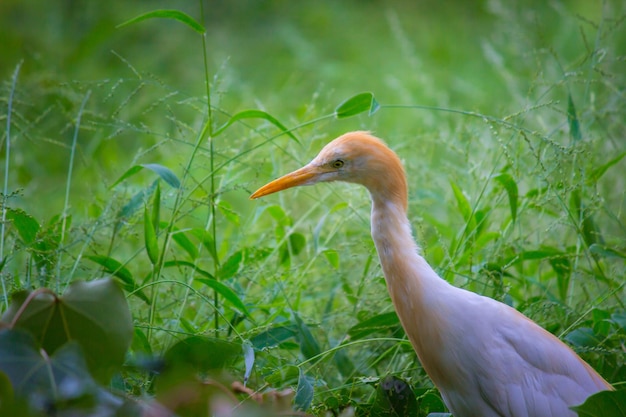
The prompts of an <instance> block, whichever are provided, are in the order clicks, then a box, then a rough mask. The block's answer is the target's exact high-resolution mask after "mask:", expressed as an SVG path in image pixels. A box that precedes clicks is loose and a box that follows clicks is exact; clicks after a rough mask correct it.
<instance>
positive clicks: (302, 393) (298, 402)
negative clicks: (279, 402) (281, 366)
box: [294, 369, 313, 411]
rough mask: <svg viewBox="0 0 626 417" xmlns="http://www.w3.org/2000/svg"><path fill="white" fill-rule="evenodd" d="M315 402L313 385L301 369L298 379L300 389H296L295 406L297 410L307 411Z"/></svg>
mask: <svg viewBox="0 0 626 417" xmlns="http://www.w3.org/2000/svg"><path fill="white" fill-rule="evenodd" d="M312 401H313V384H312V383H311V381H310V380H309V377H308V376H306V374H305V373H304V371H302V369H300V376H299V378H298V388H296V397H295V398H294V406H295V408H296V409H297V410H301V411H306V410H308V409H309V407H310V406H311V402H312Z"/></svg>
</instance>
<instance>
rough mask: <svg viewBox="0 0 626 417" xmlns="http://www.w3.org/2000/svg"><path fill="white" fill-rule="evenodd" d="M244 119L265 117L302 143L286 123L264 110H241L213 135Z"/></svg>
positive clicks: (264, 118)
mask: <svg viewBox="0 0 626 417" xmlns="http://www.w3.org/2000/svg"><path fill="white" fill-rule="evenodd" d="M244 119H263V120H267V121H268V122H270V123H271V124H273V125H274V126H276V127H277V128H279V129H280V130H282V131H283V133H284V134H286V135H287V136H289V137H290V138H291V139H293V140H295V141H296V142H298V143H300V142H299V141H298V138H296V137H295V135H294V134H293V133H291V131H290V130H289V129H287V128H286V127H285V125H283V124H282V123H281V122H279V121H278V119H276V118H275V117H274V116H272V115H271V114H269V113H267V112H264V111H263V110H244V111H241V112H239V113H237V114H235V115H234V116H232V117H231V118H230V119H229V120H228V121H227V122H226V124H224V125H223V126H222V127H220V128H219V129H217V131H216V132H215V133H214V134H213V135H214V136H218V135H219V134H220V133H222V132H223V131H224V130H226V129H227V128H228V127H229V126H231V125H232V124H233V123H235V122H237V121H239V120H244Z"/></svg>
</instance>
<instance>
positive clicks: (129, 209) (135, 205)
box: [115, 181, 158, 230]
mask: <svg viewBox="0 0 626 417" xmlns="http://www.w3.org/2000/svg"><path fill="white" fill-rule="evenodd" d="M157 184H158V181H154V182H153V183H152V184H151V185H150V186H149V187H146V188H144V189H142V190H140V191H139V192H137V193H136V194H135V195H134V196H132V197H131V199H130V201H129V202H128V203H126V204H125V205H124V207H122V208H121V209H120V211H118V212H117V214H116V216H115V220H116V221H117V222H116V224H115V229H116V230H118V229H120V228H121V227H122V225H123V224H124V222H126V221H127V220H128V219H129V218H130V217H132V216H133V214H135V212H136V211H137V210H139V208H140V207H142V206H145V204H146V201H147V200H148V196H150V195H151V194H152V193H153V192H154V190H155V189H156V186H157Z"/></svg>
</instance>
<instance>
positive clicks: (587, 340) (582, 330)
mask: <svg viewBox="0 0 626 417" xmlns="http://www.w3.org/2000/svg"><path fill="white" fill-rule="evenodd" d="M563 339H565V340H567V341H568V342H569V343H571V344H572V345H574V346H577V347H584V348H590V347H591V348H593V347H598V346H600V345H601V344H602V340H601V339H600V338H599V337H598V336H597V335H596V334H595V333H594V331H593V329H592V328H590V327H579V328H577V329H574V330H572V331H571V332H569V333H568V334H567V335H565V337H564V338H563Z"/></svg>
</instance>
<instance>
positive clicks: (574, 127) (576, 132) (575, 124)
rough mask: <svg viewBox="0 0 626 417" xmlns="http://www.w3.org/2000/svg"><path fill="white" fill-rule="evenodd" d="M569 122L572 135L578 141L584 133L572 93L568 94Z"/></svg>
mask: <svg viewBox="0 0 626 417" xmlns="http://www.w3.org/2000/svg"><path fill="white" fill-rule="evenodd" d="M567 122H568V123H569V134H570V137H571V138H572V139H573V140H574V142H578V141H579V140H581V139H582V138H583V135H582V133H581V131H580V122H579V121H578V116H577V115H576V107H575V106H574V100H572V95H571V94H568V95H567Z"/></svg>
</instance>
